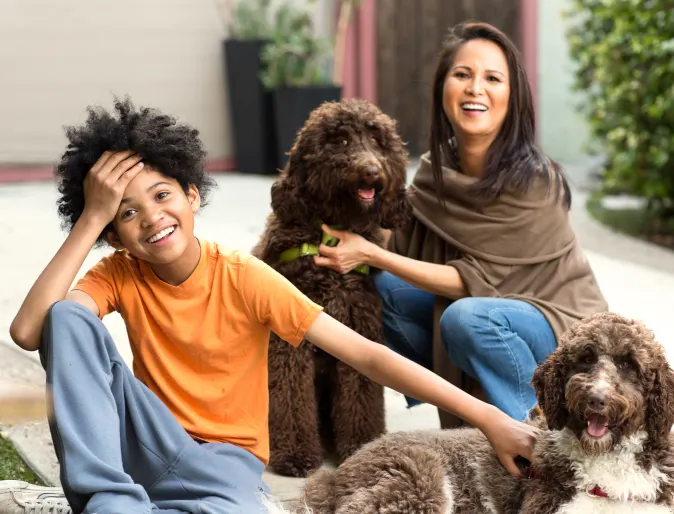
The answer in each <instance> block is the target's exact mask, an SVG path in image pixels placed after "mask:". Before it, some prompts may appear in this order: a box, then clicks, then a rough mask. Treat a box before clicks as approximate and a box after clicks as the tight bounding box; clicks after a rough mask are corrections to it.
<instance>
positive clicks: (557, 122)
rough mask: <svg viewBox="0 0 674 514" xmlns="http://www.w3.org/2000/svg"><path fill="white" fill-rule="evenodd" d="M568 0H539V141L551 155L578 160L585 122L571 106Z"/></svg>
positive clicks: (581, 154) (574, 96) (573, 99)
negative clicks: (565, 15) (567, 27)
mask: <svg viewBox="0 0 674 514" xmlns="http://www.w3.org/2000/svg"><path fill="white" fill-rule="evenodd" d="M568 4H569V2H568V0H538V42H539V47H538V97H539V99H538V123H539V134H540V143H541V146H542V147H543V150H544V151H545V152H547V153H548V154H549V155H550V156H551V157H552V158H554V159H559V160H561V161H565V162H577V161H582V160H584V159H585V158H586V155H585V151H584V148H583V145H584V143H585V142H586V141H587V138H588V124H587V122H586V121H585V119H584V118H583V117H582V116H581V115H580V114H579V113H578V112H577V111H576V110H575V109H574V104H575V102H576V101H577V100H578V98H579V96H578V94H576V93H573V92H572V91H571V83H572V80H573V62H572V61H571V59H570V57H569V53H568V44H567V42H566V37H565V34H564V31H565V21H564V20H563V18H562V10H563V9H565V8H566V7H567V5H568Z"/></svg>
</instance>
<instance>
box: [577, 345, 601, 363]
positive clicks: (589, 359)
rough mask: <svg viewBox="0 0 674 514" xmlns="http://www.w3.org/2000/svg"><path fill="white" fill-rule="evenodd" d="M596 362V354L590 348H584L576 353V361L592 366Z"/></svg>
mask: <svg viewBox="0 0 674 514" xmlns="http://www.w3.org/2000/svg"><path fill="white" fill-rule="evenodd" d="M595 362H597V356H596V354H595V353H594V350H592V348H586V349H585V350H583V351H582V352H581V353H580V354H579V355H578V363H579V364H582V365H585V366H592V365H593V364H594V363H595Z"/></svg>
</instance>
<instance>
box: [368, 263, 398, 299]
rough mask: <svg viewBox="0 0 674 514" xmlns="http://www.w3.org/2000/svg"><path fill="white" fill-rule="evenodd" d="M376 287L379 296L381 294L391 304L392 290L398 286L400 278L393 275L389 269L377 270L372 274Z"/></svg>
mask: <svg viewBox="0 0 674 514" xmlns="http://www.w3.org/2000/svg"><path fill="white" fill-rule="evenodd" d="M372 279H373V281H374V287H375V289H376V290H377V293H378V294H379V296H381V298H382V300H383V301H384V303H387V304H389V303H390V301H391V291H392V290H394V289H396V288H397V287H398V284H397V283H398V282H400V279H399V278H398V277H396V276H395V275H392V274H391V273H389V272H388V271H377V272H376V273H374V274H373V275H372Z"/></svg>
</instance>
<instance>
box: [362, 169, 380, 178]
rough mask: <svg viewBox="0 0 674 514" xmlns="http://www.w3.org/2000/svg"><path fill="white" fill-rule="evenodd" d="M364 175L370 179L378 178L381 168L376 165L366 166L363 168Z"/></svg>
mask: <svg viewBox="0 0 674 514" xmlns="http://www.w3.org/2000/svg"><path fill="white" fill-rule="evenodd" d="M363 175H365V178H366V179H368V180H377V179H378V178H379V168H377V167H376V166H366V167H365V168H363Z"/></svg>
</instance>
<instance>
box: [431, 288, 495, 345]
mask: <svg viewBox="0 0 674 514" xmlns="http://www.w3.org/2000/svg"><path fill="white" fill-rule="evenodd" d="M488 323H489V311H488V309H487V306H486V305H485V302H484V301H483V299H481V298H472V297H468V298H461V299H460V300H456V301H455V302H453V303H452V304H451V305H450V306H449V307H447V308H446V309H445V311H444V312H443V313H442V316H441V317H440V333H441V335H442V341H443V343H444V345H445V347H446V348H447V350H448V351H449V353H450V355H453V354H455V353H456V352H461V353H467V352H470V353H472V352H479V351H480V350H481V347H480V344H481V341H483V340H484V338H483V337H481V335H482V333H483V332H484V330H485V328H487V326H488Z"/></svg>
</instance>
